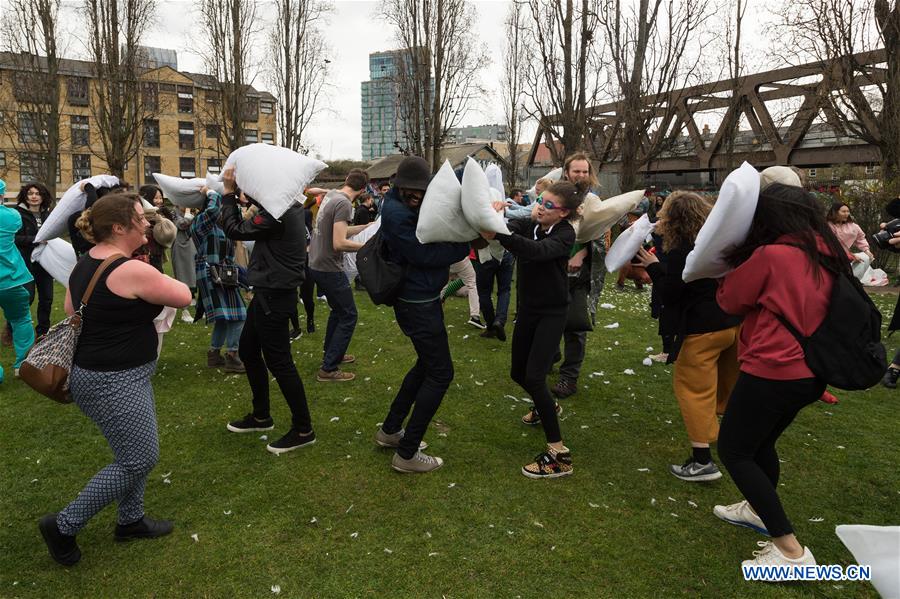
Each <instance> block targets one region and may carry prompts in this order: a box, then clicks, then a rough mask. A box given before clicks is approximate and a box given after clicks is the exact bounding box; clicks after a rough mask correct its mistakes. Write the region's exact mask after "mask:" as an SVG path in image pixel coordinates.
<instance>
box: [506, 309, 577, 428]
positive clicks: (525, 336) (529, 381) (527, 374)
mask: <svg viewBox="0 0 900 599" xmlns="http://www.w3.org/2000/svg"><path fill="white" fill-rule="evenodd" d="M565 328H566V312H565V311H563V312H560V313H558V314H535V313H534V312H531V311H529V310H528V309H527V308H524V307H523V306H519V313H518V314H517V315H516V326H515V329H513V338H512V348H511V349H512V365H511V366H510V371H509V376H510V377H512V380H514V381H515V382H516V383H518V384H519V385H520V386H521V387H522V388H523V389H524V390H525V392H526V393H528V395H530V396H531V399H532V400H533V401H534V407H535V409H537V413H538V415H539V416H540V417H541V424H542V425H543V426H544V435H546V437H547V442H548V443H558V442H560V441H562V435H561V434H560V432H559V419H558V418H557V417H556V402H555V401H553V396H551V395H550V387H548V386H547V373H548V372H549V371H550V367H551V366H553V357H554V355H555V354H556V352H557V351H558V350H559V341H560V339H562V335H563V330H564V329H565Z"/></svg>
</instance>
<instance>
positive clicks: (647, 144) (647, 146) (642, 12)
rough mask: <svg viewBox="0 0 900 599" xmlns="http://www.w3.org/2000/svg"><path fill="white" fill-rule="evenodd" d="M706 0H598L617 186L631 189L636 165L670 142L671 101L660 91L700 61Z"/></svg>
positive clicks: (674, 85) (681, 82) (683, 80)
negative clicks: (631, 2)
mask: <svg viewBox="0 0 900 599" xmlns="http://www.w3.org/2000/svg"><path fill="white" fill-rule="evenodd" d="M709 9H710V2H709V0H665V1H664V0H638V3H637V6H636V7H634V8H631V9H628V8H625V7H623V6H622V0H603V6H602V7H601V11H600V21H601V27H602V31H603V35H604V37H605V40H604V41H605V42H606V46H607V49H608V52H609V54H610V63H611V69H612V78H613V79H614V81H615V82H616V85H617V87H618V93H617V96H618V97H619V98H620V99H621V100H620V109H619V110H618V114H617V121H618V122H617V129H618V130H619V131H620V133H619V137H618V143H619V156H618V158H619V162H620V164H621V166H620V171H619V173H620V176H619V186H620V188H621V189H622V190H630V189H634V188H635V187H636V186H637V184H638V175H637V174H638V171H639V170H640V168H641V167H642V166H644V165H646V164H647V163H648V162H650V161H651V160H653V159H655V158H656V156H658V155H659V154H660V153H661V152H662V151H664V150H665V149H666V148H667V147H669V145H670V144H671V143H672V141H673V140H672V137H673V136H672V135H671V133H670V131H669V125H670V123H671V122H672V119H673V118H674V116H675V114H676V105H677V102H666V101H665V99H664V97H665V95H666V94H668V93H670V92H672V91H675V90H677V89H679V88H680V87H683V86H685V85H686V84H687V83H688V82H689V81H691V79H692V75H693V74H695V72H696V69H697V66H698V65H699V63H700V56H701V54H702V46H703V40H702V39H701V37H700V33H701V27H702V26H703V24H704V23H705V22H706V21H707V19H708V18H709V17H710V14H711V11H710V10H709Z"/></svg>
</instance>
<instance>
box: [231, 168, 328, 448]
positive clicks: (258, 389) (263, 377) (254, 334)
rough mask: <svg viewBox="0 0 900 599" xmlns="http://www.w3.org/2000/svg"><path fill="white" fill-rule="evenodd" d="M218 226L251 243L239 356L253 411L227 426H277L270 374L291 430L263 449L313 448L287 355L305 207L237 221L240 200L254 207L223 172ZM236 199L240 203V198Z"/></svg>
mask: <svg viewBox="0 0 900 599" xmlns="http://www.w3.org/2000/svg"><path fill="white" fill-rule="evenodd" d="M222 182H223V184H224V186H225V196H224V197H223V198H222V216H221V227H222V230H223V231H225V235H226V236H228V237H229V238H231V239H237V240H243V241H255V242H256V243H255V244H254V246H253V252H251V253H250V264H249V265H248V268H247V283H248V284H249V286H250V287H251V289H252V290H253V299H252V300H251V301H250V305H248V306H247V320H246V321H245V322H244V330H243V331H242V332H241V340H240V344H239V348H238V355H239V356H240V359H241V361H242V362H243V363H244V368H246V370H247V380H248V381H249V383H250V390H251V392H252V393H253V411H252V412H250V413H249V414H247V415H246V416H245V417H244V418H242V419H240V420H235V421H233V422H229V423H228V427H227V428H228V430H230V431H231V432H233V433H248V432H255V431H268V430H272V429H273V428H275V423H274V421H273V420H272V417H271V415H270V413H269V375H268V372H267V369H268V371H271V373H272V376H274V377H275V380H276V381H277V382H278V386H279V388H280V389H281V393H282V394H283V395H284V399H285V401H287V404H288V406H289V407H290V409H291V417H292V421H291V429H290V430H289V431H288V432H287V433H285V434H284V435H283V436H282V437H281V438H280V439H278V440H277V441H275V442H273V443H269V444H268V445H267V446H266V449H268V450H269V451H270V452H272V453H274V454H280V453H285V452H288V451H292V450H294V449H298V448H300V447H304V446H306V445H312V444H313V443H315V441H316V434H315V432H313V428H312V419H311V417H310V415H309V405H308V404H307V401H306V390H305V389H304V387H303V381H302V380H301V378H300V375H299V374H298V373H297V367H296V366H295V365H294V359H293V357H292V355H291V339H290V335H289V330H290V320H291V316H292V315H293V314H294V313H295V312H296V310H297V287H299V286H300V284H301V283H302V282H303V276H304V274H303V273H304V265H305V264H306V225H305V222H304V218H303V206H301V205H300V204H294V205H292V206H291V207H290V208H288V209H287V211H286V212H285V213H284V214H282V215H281V218H280V219H276V218H275V217H274V216H272V215H271V214H269V212H267V211H266V210H265V209H264V208H263V207H262V206H259V205H258V204H257V206H258V207H259V212H258V213H257V214H256V215H255V216H253V217H252V218H250V219H248V220H244V219H243V218H242V217H241V211H240V208H239V207H238V202H239V201H241V202H250V203H254V204H255V203H256V202H255V200H253V199H252V198H250V197H249V196H246V195H245V194H243V193H241V192H240V190H239V189H238V188H237V185H236V182H235V173H234V168H233V167H229V168H227V169H225V171H224V172H223V173H222ZM239 198H240V200H239Z"/></svg>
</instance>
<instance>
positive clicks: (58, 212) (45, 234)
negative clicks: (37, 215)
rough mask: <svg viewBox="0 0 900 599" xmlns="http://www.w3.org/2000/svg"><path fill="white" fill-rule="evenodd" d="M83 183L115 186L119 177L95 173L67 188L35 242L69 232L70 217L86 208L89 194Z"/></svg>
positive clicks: (39, 231)
mask: <svg viewBox="0 0 900 599" xmlns="http://www.w3.org/2000/svg"><path fill="white" fill-rule="evenodd" d="M82 183H90V184H91V185H93V186H94V187H95V188H100V187H113V186H116V185H118V184H119V178H118V177H114V176H112V175H95V176H93V177H90V178H88V179H82V180H81V181H79V182H78V183H76V184H75V185H73V186H72V187H70V188H69V189H67V190H66V193H64V194H63V196H62V197H61V198H60V200H59V202H57V204H56V207H55V208H54V209H53V211H52V212H50V216H48V217H47V220H45V221H44V224H43V225H41V228H40V229H39V230H38V232H37V235H35V237H34V242H35V243H40V242H42V241H50V240H51V239H56V238H57V237H59V236H60V235H63V234H65V233H67V232H68V225H67V223H68V221H69V217H70V216H72V215H73V214H75V213H76V212H81V211H82V210H84V204H85V203H86V202H87V194H86V193H84V192H83V191H81V184H82Z"/></svg>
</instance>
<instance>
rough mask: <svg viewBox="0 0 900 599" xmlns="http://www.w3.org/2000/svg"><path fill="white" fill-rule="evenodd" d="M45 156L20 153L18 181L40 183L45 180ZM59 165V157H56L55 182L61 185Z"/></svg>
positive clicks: (34, 153)
mask: <svg viewBox="0 0 900 599" xmlns="http://www.w3.org/2000/svg"><path fill="white" fill-rule="evenodd" d="M46 160H47V159H46V156H45V155H43V154H38V153H37V152H22V153H21V154H19V180H20V181H41V180H43V179H45V176H44V171H45V169H46V168H47V166H46ZM61 172H62V171H61V169H60V165H59V156H58V155H57V157H56V182H57V183H62V180H61V177H60V173H61Z"/></svg>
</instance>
